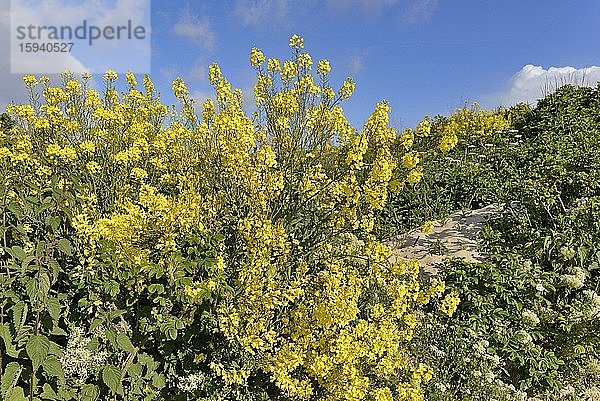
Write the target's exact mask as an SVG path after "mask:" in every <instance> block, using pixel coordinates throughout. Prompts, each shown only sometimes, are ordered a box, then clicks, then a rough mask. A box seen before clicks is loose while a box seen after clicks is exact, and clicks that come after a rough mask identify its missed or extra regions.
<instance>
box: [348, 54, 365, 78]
mask: <svg viewBox="0 0 600 401" xmlns="http://www.w3.org/2000/svg"><path fill="white" fill-rule="evenodd" d="M364 68H365V64H364V57H363V56H362V55H360V54H355V55H354V56H352V57H351V58H350V60H349V61H348V71H349V72H350V74H358V73H360V72H361V71H362V70H363V69H364Z"/></svg>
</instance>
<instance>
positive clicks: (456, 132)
mask: <svg viewBox="0 0 600 401" xmlns="http://www.w3.org/2000/svg"><path fill="white" fill-rule="evenodd" d="M436 125H437V127H436V131H437V132H438V133H439V134H440V135H441V137H442V139H441V141H440V144H439V148H440V150H442V151H443V152H447V151H449V150H451V149H453V148H454V147H455V146H456V144H457V143H458V141H459V139H460V138H483V137H485V136H486V135H488V134H491V133H493V132H499V131H505V130H507V129H508V128H510V126H511V123H510V119H509V118H508V117H507V116H506V114H505V113H503V112H502V111H501V110H500V111H490V110H481V109H480V107H479V105H478V104H477V103H474V104H473V105H472V106H471V107H470V108H469V107H463V108H460V109H457V110H456V111H455V112H454V113H453V114H452V115H451V116H449V117H448V118H441V119H439V120H438V121H437V124H436Z"/></svg>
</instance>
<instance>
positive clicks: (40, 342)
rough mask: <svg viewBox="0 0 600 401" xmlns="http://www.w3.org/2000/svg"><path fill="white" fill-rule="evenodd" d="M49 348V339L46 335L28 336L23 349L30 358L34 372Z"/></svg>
mask: <svg viewBox="0 0 600 401" xmlns="http://www.w3.org/2000/svg"><path fill="white" fill-rule="evenodd" d="M49 349H50V345H49V340H48V339H47V338H46V336H43V335H35V336H31V337H30V338H29V341H27V345H26V346H25V350H26V351H27V355H28V356H29V358H30V359H31V362H32V364H33V371H34V372H36V371H37V370H38V368H39V367H40V365H41V364H42V362H44V360H45V359H46V357H47V356H48V351H49Z"/></svg>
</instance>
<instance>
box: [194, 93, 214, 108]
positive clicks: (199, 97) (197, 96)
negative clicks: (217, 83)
mask: <svg viewBox="0 0 600 401" xmlns="http://www.w3.org/2000/svg"><path fill="white" fill-rule="evenodd" d="M190 97H191V98H192V99H194V100H195V101H196V113H201V112H202V105H203V104H204V102H205V101H206V100H207V99H208V98H211V97H212V98H213V99H214V96H213V94H212V93H211V92H208V91H203V90H195V91H192V92H191V93H190Z"/></svg>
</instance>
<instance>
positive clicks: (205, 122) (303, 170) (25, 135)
mask: <svg viewBox="0 0 600 401" xmlns="http://www.w3.org/2000/svg"><path fill="white" fill-rule="evenodd" d="M290 46H291V48H292V50H293V58H292V59H291V60H288V61H285V62H283V63H281V62H280V61H279V60H276V59H268V60H266V58H265V56H264V55H263V53H262V52H261V51H260V50H258V49H256V48H254V49H252V51H251V54H250V61H251V64H252V66H254V67H255V69H256V71H257V83H256V86H255V88H254V95H255V99H256V102H257V105H258V108H257V112H256V113H254V114H253V115H252V118H250V117H248V116H246V115H245V113H244V111H243V108H242V93H241V91H239V90H237V89H234V88H232V87H231V84H230V83H229V82H228V81H227V80H226V79H225V77H224V76H223V75H222V73H221V71H220V69H219V67H218V66H217V65H211V66H210V70H209V80H210V82H211V84H212V85H213V86H214V88H215V95H216V96H215V98H216V102H215V101H214V100H212V99H208V100H207V101H206V102H205V103H204V104H203V106H202V111H201V116H197V115H196V113H195V105H194V101H193V100H192V99H191V98H190V96H189V91H188V89H187V87H186V86H185V83H184V82H183V81H182V80H181V79H179V78H178V79H177V80H175V81H174V82H173V91H174V94H175V96H176V97H177V98H178V99H179V101H180V105H179V107H178V108H177V109H172V110H171V111H170V109H169V108H167V107H166V106H164V105H163V104H161V103H160V100H159V97H158V95H157V93H156V91H155V89H154V85H153V83H152V82H151V80H150V79H149V78H148V77H147V76H146V77H144V79H143V85H142V86H143V89H138V84H137V82H136V77H135V76H134V75H133V74H130V73H128V74H127V75H126V77H125V78H126V82H127V86H128V89H127V91H126V92H125V93H122V94H119V92H118V91H117V88H116V85H115V82H116V81H117V80H118V78H119V77H118V76H117V74H116V73H115V72H114V71H108V72H107V73H106V74H105V75H104V81H105V84H106V86H105V90H104V93H103V94H100V93H97V92H96V91H94V90H93V89H90V87H89V84H88V80H89V78H90V77H89V76H86V75H84V76H83V77H82V80H76V79H74V77H73V76H72V75H71V74H68V73H67V74H64V75H63V80H64V82H63V85H62V87H52V86H50V84H49V82H48V79H47V78H45V77H42V78H39V79H37V78H35V77H30V76H29V77H25V82H26V84H27V86H28V87H29V90H30V94H31V98H32V103H31V104H30V105H11V106H10V107H9V110H8V111H9V112H10V114H11V116H12V117H13V118H14V119H15V121H16V125H15V127H13V128H11V129H4V128H3V130H2V136H1V137H0V161H1V164H0V169H1V170H2V174H3V177H4V179H3V181H2V184H1V186H0V199H2V203H1V208H2V215H3V225H2V238H3V247H2V250H3V254H2V259H1V260H2V270H3V274H2V276H1V277H2V278H1V281H0V287H1V288H2V292H1V294H2V295H1V296H0V306H1V310H0V315H1V319H2V323H1V326H0V328H1V330H2V331H1V334H2V335H1V336H0V338H2V342H0V345H1V346H2V348H0V349H1V350H3V351H4V352H3V354H2V356H1V358H0V360H1V361H2V363H3V365H2V371H3V376H2V397H4V398H5V399H7V400H21V399H25V398H24V394H28V395H29V397H28V398H29V399H30V400H33V399H50V400H70V399H81V400H94V399H98V398H102V399H115V400H116V399H125V400H138V399H146V400H151V399H165V400H167V399H168V400H178V399H180V400H185V399H205V400H225V399H227V400H267V399H290V400H292V399H327V400H362V399H369V400H378V401H383V400H391V399H398V400H420V399H422V392H421V384H422V383H423V382H425V381H427V380H428V379H429V378H430V377H431V370H430V368H429V367H428V366H426V365H425V364H422V363H420V361H419V360H418V359H416V358H411V357H410V356H409V355H408V353H407V349H408V346H409V344H410V341H411V338H412V335H413V330H414V327H415V325H416V324H417V317H418V311H419V308H420V305H421V304H424V303H426V302H427V301H428V300H429V299H430V298H431V297H435V296H438V295H440V291H439V286H438V287H422V286H421V284H420V281H419V279H418V273H419V266H418V263H415V262H408V261H399V262H398V263H393V264H390V263H389V262H388V256H389V253H390V249H389V248H388V247H387V246H385V245H383V244H382V243H380V242H378V240H377V239H376V237H375V236H374V235H373V233H372V228H373V222H374V218H375V215H376V213H377V212H378V211H379V210H381V209H382V208H383V207H384V205H385V202H386V199H387V197H388V193H389V190H390V187H392V188H395V189H397V188H399V187H400V186H402V183H403V182H404V181H405V180H409V181H414V179H415V174H416V175H418V174H417V173H418V172H416V171H413V170H414V169H415V168H416V167H415V166H412V167H411V169H400V168H397V166H396V165H397V163H396V161H395V158H394V157H393V155H392V145H393V143H394V140H395V137H396V133H395V130H393V129H392V128H390V127H389V126H388V122H389V119H388V112H389V110H390V108H389V106H388V105H387V103H385V102H383V103H380V104H379V105H377V107H376V108H375V111H374V112H373V114H372V115H371V116H370V118H369V119H368V121H367V123H366V124H365V127H364V129H363V130H361V131H358V130H356V129H354V128H353V127H351V126H350V124H349V123H348V121H347V120H346V118H345V117H344V114H343V111H342V108H341V107H340V103H341V102H343V101H344V100H346V99H347V98H349V97H350V96H351V94H352V91H353V89H354V85H355V84H354V82H353V81H352V80H351V79H348V80H346V81H345V82H344V84H343V85H342V86H341V88H340V89H339V90H338V91H337V92H336V91H334V89H333V88H332V87H331V86H330V85H329V70H330V67H329V63H328V62H327V61H326V60H321V61H319V62H318V63H317V68H316V79H317V80H315V75H313V74H311V70H312V66H313V61H312V59H311V57H310V55H309V54H308V53H305V52H304V51H303V50H302V49H303V40H302V39H301V38H299V37H297V36H294V37H292V39H291V41H290ZM40 94H41V95H40ZM411 174H412V175H411Z"/></svg>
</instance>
